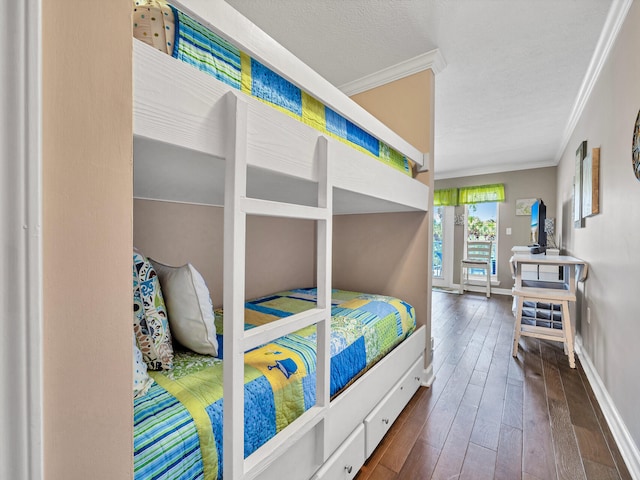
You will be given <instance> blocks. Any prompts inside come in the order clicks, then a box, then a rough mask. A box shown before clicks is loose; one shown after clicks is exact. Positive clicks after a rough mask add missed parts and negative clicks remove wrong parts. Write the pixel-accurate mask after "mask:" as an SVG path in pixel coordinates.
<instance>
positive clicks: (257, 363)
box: [134, 289, 415, 480]
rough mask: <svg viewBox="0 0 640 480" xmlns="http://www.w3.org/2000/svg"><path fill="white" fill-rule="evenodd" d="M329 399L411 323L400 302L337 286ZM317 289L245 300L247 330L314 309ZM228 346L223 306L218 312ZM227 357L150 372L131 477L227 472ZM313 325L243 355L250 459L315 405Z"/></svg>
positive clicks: (177, 361) (187, 360)
mask: <svg viewBox="0 0 640 480" xmlns="http://www.w3.org/2000/svg"><path fill="white" fill-rule="evenodd" d="M332 297H333V301H332V312H331V313H332V321H331V395H334V394H336V393H337V392H339V391H340V390H341V389H342V388H344V387H345V386H347V385H348V384H349V382H351V381H352V380H353V379H354V378H356V377H357V376H358V375H359V374H361V373H362V372H364V371H365V370H366V369H367V368H369V367H371V366H372V365H373V364H374V363H375V362H377V361H378V360H379V359H380V358H382V357H383V356H384V355H386V354H387V353H388V352H389V351H391V350H392V349H393V348H394V347H395V346H396V345H397V344H399V343H400V342H401V341H402V340H404V339H405V338H406V337H407V336H408V335H410V334H411V333H412V332H413V331H414V329H415V311H414V309H413V307H412V306H411V305H409V304H408V303H406V302H403V301H402V300H399V299H396V298H392V297H386V296H381V295H369V294H363V293H357V292H348V291H344V290H334V291H333V292H332ZM315 305H316V290H315V289H298V290H291V291H287V292H281V293H278V294H275V295H271V296H268V297H263V298H259V299H257V300H251V301H248V302H246V305H245V322H246V323H245V330H246V329H249V328H253V327H255V326H257V325H263V324H265V323H268V322H272V321H275V320H278V319H279V318H283V317H286V316H288V315H292V314H294V313H298V312H302V311H304V310H309V309H311V308H314V307H315ZM216 329H219V330H217V331H218V334H219V338H218V340H219V341H220V342H219V344H220V346H222V341H221V340H222V338H220V336H221V335H222V334H223V330H222V311H221V310H217V311H216ZM222 362H223V360H222V359H220V358H213V357H209V356H206V355H199V354H196V353H193V352H186V351H182V352H177V353H176V355H175V358H174V368H173V370H171V371H168V372H151V375H152V376H153V378H154V380H155V383H154V385H153V386H152V387H151V388H150V390H149V392H148V393H147V394H146V395H145V396H143V397H141V398H138V399H136V400H135V402H134V465H135V478H136V479H138V480H150V479H160V478H162V479H196V478H197V479H200V478H203V479H216V478H222V406H223V398H222ZM315 381H316V327H315V325H313V326H310V327H307V328H304V329H302V330H299V331H297V332H295V333H293V334H290V335H286V336H284V337H282V338H279V339H278V340H275V341H273V342H272V343H269V344H266V345H263V346H261V347H258V348H256V349H254V350H252V351H250V352H247V353H246V354H245V392H244V404H245V409H244V411H245V421H244V429H245V446H244V454H245V457H247V456H249V455H250V454H251V453H253V452H254V451H255V450H256V449H258V448H259V447H260V446H261V445H263V444H264V443H265V442H267V440H269V439H270V438H272V437H273V436H274V435H275V434H276V433H278V432H279V431H280V430H282V429H283V428H285V427H286V426H287V425H289V424H290V423H291V422H292V421H293V420H295V419H296V418H298V417H299V416H300V415H301V414H302V413H303V412H304V411H305V410H307V409H308V408H310V407H312V406H313V405H314V404H315V400H316V392H315Z"/></svg>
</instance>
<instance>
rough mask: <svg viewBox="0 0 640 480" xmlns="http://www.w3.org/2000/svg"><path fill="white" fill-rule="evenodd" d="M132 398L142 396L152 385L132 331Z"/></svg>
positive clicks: (151, 379)
mask: <svg viewBox="0 0 640 480" xmlns="http://www.w3.org/2000/svg"><path fill="white" fill-rule="evenodd" d="M132 338H133V398H134V399H136V398H139V397H142V396H143V395H144V394H146V393H147V392H148V391H149V388H150V387H151V385H153V378H151V377H150V376H149V374H148V373H147V364H146V363H144V361H143V360H142V353H141V352H140V349H139V348H138V345H137V344H136V334H135V333H133V335H132Z"/></svg>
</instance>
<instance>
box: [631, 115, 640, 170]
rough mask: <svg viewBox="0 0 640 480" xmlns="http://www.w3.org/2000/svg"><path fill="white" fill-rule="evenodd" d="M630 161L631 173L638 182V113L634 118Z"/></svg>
mask: <svg viewBox="0 0 640 480" xmlns="http://www.w3.org/2000/svg"><path fill="white" fill-rule="evenodd" d="M631 161H632V162H633V173H635V175H636V178H637V179H638V180H640V111H639V112H638V116H637V117H636V125H635V127H634V128H633V145H632V147H631Z"/></svg>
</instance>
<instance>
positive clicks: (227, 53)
mask: <svg viewBox="0 0 640 480" xmlns="http://www.w3.org/2000/svg"><path fill="white" fill-rule="evenodd" d="M171 8H172V9H173V13H174V18H175V19H176V20H177V21H176V24H175V25H176V27H175V28H176V40H175V43H174V48H173V56H174V57H175V58H177V59H178V60H181V61H183V62H185V63H188V64H190V65H193V66H194V67H196V68H197V69H199V70H202V71H203V72H205V73H207V74H209V75H211V76H213V77H215V78H216V79H218V80H220V81H221V82H224V83H226V84H227V85H230V86H232V87H233V88H237V89H240V82H241V63H240V50H238V49H237V48H235V47H234V46H233V45H231V44H230V43H229V42H227V41H226V40H224V39H223V38H222V37H220V36H218V35H216V34H215V33H213V32H211V31H210V30H209V29H207V28H205V27H204V26H202V25H201V24H200V23H198V22H196V21H195V20H193V19H192V18H191V17H189V16H188V15H185V14H184V13H182V12H180V11H179V10H177V9H176V8H174V7H171Z"/></svg>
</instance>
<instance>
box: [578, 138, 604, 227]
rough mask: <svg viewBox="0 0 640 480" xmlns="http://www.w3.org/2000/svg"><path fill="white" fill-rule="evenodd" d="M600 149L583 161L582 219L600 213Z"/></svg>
mask: <svg viewBox="0 0 640 480" xmlns="http://www.w3.org/2000/svg"><path fill="white" fill-rule="evenodd" d="M599 197H600V148H594V149H592V150H591V152H590V153H589V154H588V155H587V156H586V157H584V159H583V160H582V218H586V217H590V216H592V215H595V214H597V213H600V199H599Z"/></svg>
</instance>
